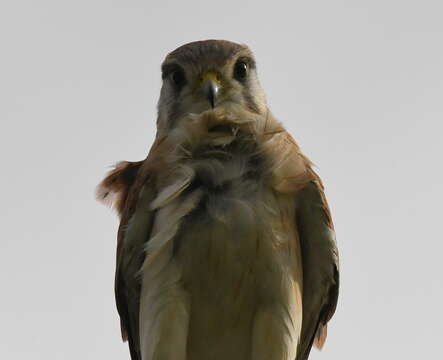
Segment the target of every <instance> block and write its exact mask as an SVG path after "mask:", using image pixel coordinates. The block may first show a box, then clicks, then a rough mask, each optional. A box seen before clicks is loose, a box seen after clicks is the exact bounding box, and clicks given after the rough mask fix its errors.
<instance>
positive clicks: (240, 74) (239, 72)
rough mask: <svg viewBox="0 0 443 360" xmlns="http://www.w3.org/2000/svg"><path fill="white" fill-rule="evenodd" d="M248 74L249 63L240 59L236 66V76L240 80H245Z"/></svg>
mask: <svg viewBox="0 0 443 360" xmlns="http://www.w3.org/2000/svg"><path fill="white" fill-rule="evenodd" d="M247 75H248V64H247V63H246V62H245V61H242V60H239V61H237V63H236V64H235V66H234V78H235V79H236V80H238V81H243V80H244V79H246V76H247Z"/></svg>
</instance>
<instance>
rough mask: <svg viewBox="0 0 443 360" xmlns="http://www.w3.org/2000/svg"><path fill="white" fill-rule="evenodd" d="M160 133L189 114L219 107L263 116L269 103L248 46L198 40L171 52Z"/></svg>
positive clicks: (165, 73)
mask: <svg viewBox="0 0 443 360" xmlns="http://www.w3.org/2000/svg"><path fill="white" fill-rule="evenodd" d="M162 79H163V86H162V90H161V95H160V100H159V103H158V128H159V131H161V130H163V131H168V130H170V129H172V128H174V127H175V126H177V125H178V123H179V122H180V121H183V119H184V118H186V117H187V116H188V115H189V114H200V113H202V112H204V111H207V110H211V109H215V108H226V109H231V108H233V107H234V108H235V107H237V108H238V107H239V106H240V107H241V108H242V109H243V110H246V111H249V112H253V113H257V114H263V113H264V112H265V111H266V101H265V96H264V93H263V90H262V89H261V87H260V84H259V81H258V78H257V72H256V66H255V60H254V57H253V55H252V53H251V51H250V50H249V48H248V47H246V46H244V45H239V44H236V43H232V42H228V41H223V40H207V41H197V42H193V43H190V44H186V45H183V46H181V47H179V48H178V49H176V50H174V51H173V52H172V53H170V54H169V55H168V56H167V57H166V59H165V61H164V62H163V64H162Z"/></svg>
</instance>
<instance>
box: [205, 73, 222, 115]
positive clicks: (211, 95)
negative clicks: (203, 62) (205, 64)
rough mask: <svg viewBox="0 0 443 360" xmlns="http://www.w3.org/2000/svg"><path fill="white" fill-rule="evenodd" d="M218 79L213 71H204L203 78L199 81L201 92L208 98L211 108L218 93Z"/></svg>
mask: <svg viewBox="0 0 443 360" xmlns="http://www.w3.org/2000/svg"><path fill="white" fill-rule="evenodd" d="M220 87H221V86H220V81H219V80H218V79H217V75H216V74H213V73H206V74H205V75H204V76H203V80H202V83H201V89H202V90H203V94H204V96H205V97H206V99H208V101H209V103H210V104H211V106H212V108H214V107H215V104H216V102H217V97H218V95H219V93H220Z"/></svg>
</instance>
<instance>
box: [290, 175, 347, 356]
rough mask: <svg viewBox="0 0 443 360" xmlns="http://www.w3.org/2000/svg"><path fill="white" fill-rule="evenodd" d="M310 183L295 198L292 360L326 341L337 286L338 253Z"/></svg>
mask: <svg viewBox="0 0 443 360" xmlns="http://www.w3.org/2000/svg"><path fill="white" fill-rule="evenodd" d="M308 171H309V172H310V173H311V175H312V177H313V179H314V180H313V181H311V182H309V183H308V184H307V185H306V186H305V187H304V188H303V189H302V190H301V191H300V192H299V193H297V196H296V199H297V201H296V209H297V210H296V211H297V212H296V214H297V228H298V233H299V236H300V245H301V251H302V262H303V322H302V333H301V338H300V344H299V347H298V351H297V357H296V360H306V359H307V358H308V356H309V352H310V350H311V347H312V345H313V344H314V345H315V346H316V347H318V348H320V349H321V347H322V346H323V344H324V342H325V340H326V334H327V331H326V329H327V322H328V321H329V320H330V319H331V317H332V315H333V314H334V311H335V308H336V305H337V298H338V286H339V270H338V250H337V246H336V242H335V233H334V227H333V224H332V219H331V214H330V211H329V207H328V204H327V201H326V198H325V195H324V192H323V185H322V183H321V181H320V179H319V177H318V176H317V174H315V173H314V172H313V171H312V170H311V169H309V170H308Z"/></svg>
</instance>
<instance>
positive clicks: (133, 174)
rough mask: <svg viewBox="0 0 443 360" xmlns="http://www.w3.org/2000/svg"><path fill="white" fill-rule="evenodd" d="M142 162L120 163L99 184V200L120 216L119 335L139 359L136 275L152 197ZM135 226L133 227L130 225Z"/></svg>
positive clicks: (141, 261) (150, 214)
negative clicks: (114, 209) (107, 204)
mask: <svg viewBox="0 0 443 360" xmlns="http://www.w3.org/2000/svg"><path fill="white" fill-rule="evenodd" d="M144 163H145V162H144V161H139V162H121V163H119V164H117V166H116V168H115V169H114V170H112V171H111V172H110V173H109V174H108V176H107V177H106V178H105V179H104V180H103V181H102V183H101V184H100V185H99V188H98V192H97V196H98V198H99V200H102V201H105V202H108V203H110V204H111V205H112V206H114V207H115V208H116V209H117V211H118V213H119V215H120V217H121V220H120V226H119V229H118V235H117V239H118V241H117V260H116V271H115V299H116V303H117V309H118V312H119V315H120V324H121V331H122V338H123V340H124V341H128V343H129V350H130V353H131V359H132V360H140V359H141V357H140V345H139V335H138V332H139V330H138V328H139V298H140V288H141V283H140V279H139V278H138V276H137V275H138V271H139V270H140V268H141V266H142V263H143V260H144V251H143V247H144V245H145V242H146V241H147V240H148V238H149V234H150V231H151V226H152V218H153V216H152V211H150V210H149V204H150V202H151V201H152V199H153V197H154V195H153V194H154V190H153V186H152V181H150V178H149V176H144V175H143V171H142V170H143V169H142V168H143V164H144ZM134 223H136V224H137V226H136V227H134V226H133V224H134Z"/></svg>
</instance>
